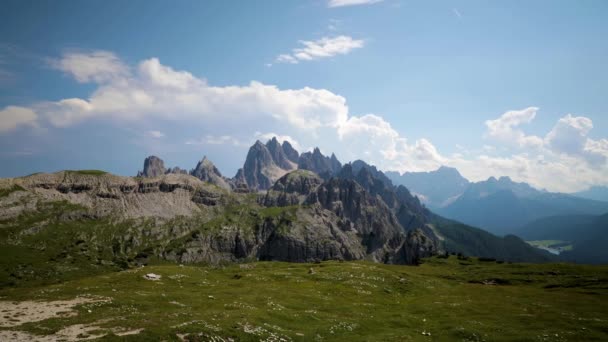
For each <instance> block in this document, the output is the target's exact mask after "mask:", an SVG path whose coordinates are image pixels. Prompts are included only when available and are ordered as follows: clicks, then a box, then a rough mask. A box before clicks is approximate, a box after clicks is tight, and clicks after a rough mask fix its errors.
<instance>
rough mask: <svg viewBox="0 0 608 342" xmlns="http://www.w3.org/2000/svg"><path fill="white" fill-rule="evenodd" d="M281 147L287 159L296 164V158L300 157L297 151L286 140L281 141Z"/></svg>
mask: <svg viewBox="0 0 608 342" xmlns="http://www.w3.org/2000/svg"><path fill="white" fill-rule="evenodd" d="M282 147H283V152H285V155H286V156H287V159H289V160H290V161H291V162H292V163H295V164H297V163H298V159H299V158H300V154H299V153H298V151H296V150H295V149H294V148H293V147H292V146H291V144H290V143H289V141H287V140H285V141H283V145H282Z"/></svg>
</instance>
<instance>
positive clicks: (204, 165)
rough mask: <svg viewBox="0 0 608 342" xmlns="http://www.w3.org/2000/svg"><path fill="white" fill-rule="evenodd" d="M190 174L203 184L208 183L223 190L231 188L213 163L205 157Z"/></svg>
mask: <svg viewBox="0 0 608 342" xmlns="http://www.w3.org/2000/svg"><path fill="white" fill-rule="evenodd" d="M190 174H191V175H192V176H194V177H196V178H198V179H200V180H202V181H203V182H208V183H211V184H215V185H217V186H219V187H221V188H224V189H230V188H231V186H230V184H229V182H228V180H226V179H225V178H224V177H223V176H222V174H221V173H220V171H219V170H218V169H217V168H216V167H215V165H213V163H212V162H211V161H210V160H209V159H207V157H206V156H205V157H203V159H202V160H201V161H199V162H198V164H196V167H195V168H194V170H192V171H191V172H190Z"/></svg>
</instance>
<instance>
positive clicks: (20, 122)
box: [0, 106, 38, 133]
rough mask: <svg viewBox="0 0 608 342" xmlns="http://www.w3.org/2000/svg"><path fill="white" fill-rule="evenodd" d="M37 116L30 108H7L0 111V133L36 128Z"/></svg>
mask: <svg viewBox="0 0 608 342" xmlns="http://www.w3.org/2000/svg"><path fill="white" fill-rule="evenodd" d="M37 120H38V115H37V114H36V112H34V111H33V110H31V109H30V108H24V107H17V106H8V107H5V108H4V109H2V110H0V133H6V132H9V131H12V130H14V129H17V128H18V127H22V126H30V127H36V126H37Z"/></svg>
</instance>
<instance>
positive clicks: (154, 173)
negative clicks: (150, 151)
mask: <svg viewBox="0 0 608 342" xmlns="http://www.w3.org/2000/svg"><path fill="white" fill-rule="evenodd" d="M170 173H173V174H181V175H187V174H188V171H186V170H182V169H180V168H179V167H177V166H176V167H173V168H165V162H164V161H163V160H162V159H160V158H159V157H157V156H149V157H148V158H146V159H145V160H144V170H143V171H139V172H138V173H137V177H147V178H153V177H159V176H162V175H166V174H170Z"/></svg>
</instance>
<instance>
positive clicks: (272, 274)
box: [0, 256, 608, 341]
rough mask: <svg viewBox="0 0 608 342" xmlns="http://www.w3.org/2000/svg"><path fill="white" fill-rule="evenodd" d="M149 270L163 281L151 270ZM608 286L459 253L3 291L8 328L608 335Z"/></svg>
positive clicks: (181, 335)
mask: <svg viewBox="0 0 608 342" xmlns="http://www.w3.org/2000/svg"><path fill="white" fill-rule="evenodd" d="M147 273H155V274H158V275H161V279H160V280H158V281H153V280H147V279H144V275H145V274H147ZM607 295H608V267H605V266H580V265H566V264H544V265H531V264H506V263H496V262H493V261H478V260H476V259H469V260H459V259H458V258H456V257H454V256H452V257H450V258H449V259H442V258H433V259H429V260H426V261H425V263H424V264H422V265H421V266H397V265H381V264H372V263H367V262H323V263H320V264H293V263H279V262H260V263H250V264H241V265H238V264H234V265H227V266H225V267H207V266H205V267H202V266H201V267H198V266H179V265H173V264H171V265H157V266H146V267H143V268H138V269H131V270H127V271H122V272H115V273H107V274H103V275H99V276H93V277H88V278H82V279H78V280H71V281H67V282H64V283H62V284H57V285H49V286H44V287H36V288H27V287H22V288H3V289H1V290H0V296H1V298H0V303H2V304H1V307H0V311H1V312H0V314H1V316H2V318H0V337H4V338H5V339H9V338H21V339H31V338H32V337H35V338H38V339H40V340H45V337H43V336H45V335H46V336H47V337H48V338H49V340H53V339H58V336H59V337H61V338H65V339H67V340H69V339H79V338H93V337H98V338H100V339H101V340H129V341H130V340H134V341H135V340H142V341H143V340H146V341H147V340H180V339H182V340H192V341H229V340H235V341H257V340H266V341H290V340H296V341H298V340H299V341H314V340H318V341H342V340H346V341H408V340H415V341H446V340H447V341H450V340H454V341H512V340H517V341H605V340H608V296H607ZM78 297H80V298H79V299H78V300H80V302H78V301H76V302H78V303H80V304H76V305H75V306H74V307H73V309H70V308H69V307H68V306H66V308H65V309H64V308H61V309H56V311H59V310H61V311H59V312H58V313H56V314H55V315H54V316H52V317H38V319H40V318H43V320H39V321H34V320H35V319H36V318H32V317H36V316H35V315H33V313H32V312H28V310H29V311H35V310H30V309H29V307H36V306H39V307H40V310H39V311H41V312H42V311H44V310H48V309H49V307H53V305H54V307H55V308H60V307H61V305H64V304H61V303H67V302H68V301H70V300H74V299H76V298H78ZM21 301H37V302H36V303H33V302H30V303H21V304H20V302H21ZM62 301H63V302H62ZM49 302H51V304H49ZM24 304H25V305H24ZM19 305H21V306H19ZM65 305H67V304H65ZM19 310H21V311H22V312H19ZM70 310H75V311H70ZM28 320H29V321H30V322H27V321H28ZM7 330H10V331H7ZM13 331H15V332H13ZM16 331H18V332H16ZM28 334H30V335H28ZM32 335H34V336H32ZM0 339H2V338H0Z"/></svg>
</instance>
